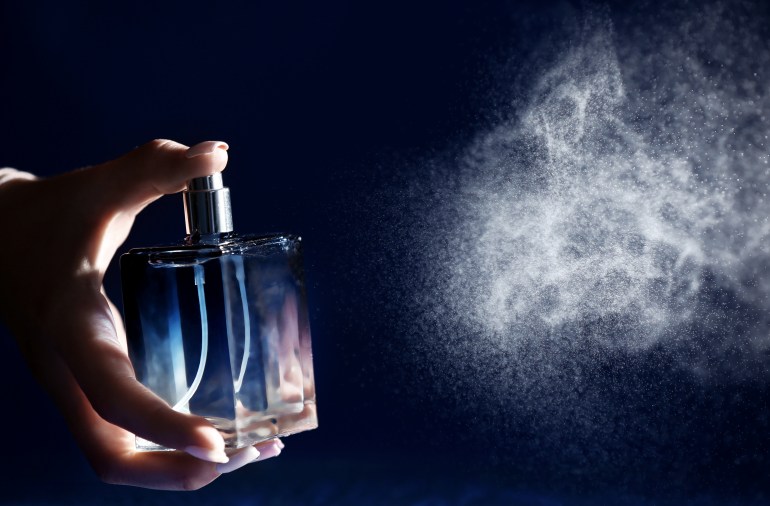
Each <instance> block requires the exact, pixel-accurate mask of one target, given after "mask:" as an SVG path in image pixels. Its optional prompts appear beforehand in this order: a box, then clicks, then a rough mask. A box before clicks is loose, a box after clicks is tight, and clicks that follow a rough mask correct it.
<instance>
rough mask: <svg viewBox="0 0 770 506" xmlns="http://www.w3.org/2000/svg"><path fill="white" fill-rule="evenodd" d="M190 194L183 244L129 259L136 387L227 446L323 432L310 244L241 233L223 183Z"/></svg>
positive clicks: (202, 181)
mask: <svg viewBox="0 0 770 506" xmlns="http://www.w3.org/2000/svg"><path fill="white" fill-rule="evenodd" d="M183 196H184V207H185V217H186V227H187V237H186V238H185V240H184V241H181V242H180V243H179V244H176V245H171V246H165V247H150V248H137V249H132V250H130V251H129V252H128V253H126V254H125V255H123V256H122V257H121V259H120V268H121V275H122V286H123V305H124V312H125V321H126V333H127V338H128V347H129V354H130V356H131V361H132V363H133V365H134V369H135V372H136V375H137V378H138V379H139V381H141V382H142V384H144V385H145V386H146V387H147V388H149V389H150V390H152V391H153V392H155V393H156V394H157V395H159V396H160V397H161V398H163V399H164V400H165V401H166V402H167V403H168V404H169V405H170V406H172V407H173V409H175V410H177V411H180V412H184V413H192V414H195V415H199V416H203V417H205V418H206V419H208V420H209V421H210V422H211V423H212V424H213V425H214V426H215V427H216V428H217V429H218V430H219V432H220V433H221V434H222V437H223V438H224V440H225V445H226V446H227V447H229V448H241V447H244V446H248V445H252V444H255V443H258V442H260V441H264V440H267V439H271V438H274V437H278V436H286V435H289V434H294V433H297V432H301V431H304V430H309V429H314V428H316V427H317V425H318V422H317V418H316V406H315V385H314V382H313V364H312V353H311V348H310V326H309V322H308V311H307V305H306V298H305V285H304V276H303V270H302V253H301V239H300V238H299V237H297V236H293V235H269V236H257V235H245V236H240V235H237V234H235V233H234V232H233V226H232V218H231V210H230V192H229V189H228V188H226V187H224V185H223V182H222V175H221V174H215V175H213V176H207V177H202V178H196V179H192V180H190V181H189V182H188V184H187V188H186V190H185V191H184V192H183ZM137 447H138V448H141V449H148V450H153V449H162V448H161V447H159V446H158V445H156V444H154V443H153V442H151V441H145V440H143V439H141V438H137Z"/></svg>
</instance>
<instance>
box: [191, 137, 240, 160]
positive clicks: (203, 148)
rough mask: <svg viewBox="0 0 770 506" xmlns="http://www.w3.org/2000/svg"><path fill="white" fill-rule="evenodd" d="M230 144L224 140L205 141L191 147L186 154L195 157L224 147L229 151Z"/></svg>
mask: <svg viewBox="0 0 770 506" xmlns="http://www.w3.org/2000/svg"><path fill="white" fill-rule="evenodd" d="M229 148H230V146H228V145H227V143H226V142H222V141H205V142H201V143H199V144H196V145H195V146H193V147H191V148H189V149H188V150H187V152H186V153H185V154H184V156H185V158H194V157H196V156H201V155H210V154H211V153H213V152H214V151H216V150H217V149H224V150H225V151H227V150H228V149H229Z"/></svg>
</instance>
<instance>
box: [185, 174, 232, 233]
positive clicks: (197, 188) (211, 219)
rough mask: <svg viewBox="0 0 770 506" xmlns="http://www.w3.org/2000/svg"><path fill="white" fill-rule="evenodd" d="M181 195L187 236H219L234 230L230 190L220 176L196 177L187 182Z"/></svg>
mask: <svg viewBox="0 0 770 506" xmlns="http://www.w3.org/2000/svg"><path fill="white" fill-rule="evenodd" d="M182 195H183V196H184V211H185V213H184V214H185V226H186V228H187V233H188V234H194V233H196V232H197V233H198V234H200V235H208V234H221V233H225V232H232V231H233V214H232V211H231V209H230V189H229V188H226V187H225V186H224V184H223V183H222V174H221V173H216V174H212V175H211V176H204V177H196V178H193V179H190V180H189V181H187V188H185V190H184V191H183V192H182Z"/></svg>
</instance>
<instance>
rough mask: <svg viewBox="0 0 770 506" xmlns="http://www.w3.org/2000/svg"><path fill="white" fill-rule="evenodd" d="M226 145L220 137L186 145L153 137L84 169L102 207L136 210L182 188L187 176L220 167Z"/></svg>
mask: <svg viewBox="0 0 770 506" xmlns="http://www.w3.org/2000/svg"><path fill="white" fill-rule="evenodd" d="M227 149H228V145H227V143H225V142H221V141H205V142H201V143H200V144H196V145H195V146H192V147H190V148H188V147H187V146H185V145H184V144H179V143H178V142H174V141H170V140H165V139H157V140H154V141H151V142H148V143H147V144H144V145H142V146H140V147H138V148H136V149H135V150H133V151H131V152H130V153H128V154H126V155H124V156H122V157H120V158H118V159H116V160H113V161H111V162H107V163H104V164H101V165H97V166H94V167H89V168H88V169H85V170H84V172H89V174H88V175H89V176H90V177H89V179H90V181H91V183H92V184H94V185H95V188H98V189H99V192H98V195H99V197H98V198H99V204H100V205H99V207H101V209H102V210H103V211H106V212H107V213H109V212H113V213H115V212H126V211H128V212H130V213H131V214H136V213H138V212H139V211H141V210H142V209H144V207H145V206H147V205H148V204H149V203H151V202H153V201H154V200H157V199H158V198H160V197H161V196H163V195H167V194H170V193H176V192H179V191H181V190H183V189H184V186H185V182H186V181H187V180H189V179H192V178H195V177H202V176H208V175H211V174H214V173H216V172H221V171H222V170H224V168H225V165H227Z"/></svg>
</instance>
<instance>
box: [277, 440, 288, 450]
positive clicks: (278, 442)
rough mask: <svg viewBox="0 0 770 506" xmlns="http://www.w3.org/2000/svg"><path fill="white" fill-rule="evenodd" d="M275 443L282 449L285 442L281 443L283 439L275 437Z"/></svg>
mask: <svg viewBox="0 0 770 506" xmlns="http://www.w3.org/2000/svg"><path fill="white" fill-rule="evenodd" d="M275 444H277V445H278V447H279V448H280V449H281V450H283V449H284V448H285V447H286V445H285V444H283V441H281V440H280V439H276V440H275Z"/></svg>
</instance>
